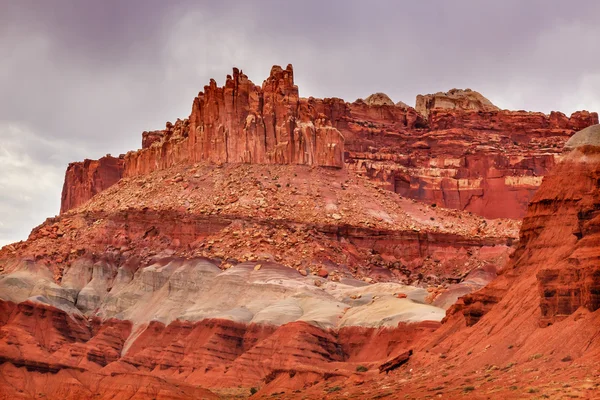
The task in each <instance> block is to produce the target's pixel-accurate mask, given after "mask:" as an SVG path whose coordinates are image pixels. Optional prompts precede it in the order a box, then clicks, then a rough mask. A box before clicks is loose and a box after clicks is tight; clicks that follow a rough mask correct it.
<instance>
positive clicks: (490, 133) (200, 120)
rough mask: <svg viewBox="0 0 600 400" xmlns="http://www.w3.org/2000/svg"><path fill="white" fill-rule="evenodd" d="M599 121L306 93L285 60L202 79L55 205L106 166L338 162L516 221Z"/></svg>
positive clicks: (88, 169)
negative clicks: (187, 106) (189, 95)
mask: <svg viewBox="0 0 600 400" xmlns="http://www.w3.org/2000/svg"><path fill="white" fill-rule="evenodd" d="M597 122H598V116H597V114H596V113H589V112H586V111H583V112H576V113H574V114H573V115H571V116H570V117H567V116H565V115H564V114H562V113H559V112H552V113H551V114H550V115H545V114H542V113H530V112H525V111H501V110H498V109H497V107H495V106H493V105H491V103H489V101H488V100H487V99H485V98H484V97H483V96H481V95H480V94H479V93H477V92H474V91H470V90H451V91H450V92H447V93H437V94H434V95H425V96H418V97H417V109H415V108H412V107H408V106H406V105H402V104H401V105H394V104H393V102H392V101H391V100H389V98H388V97H387V96H385V95H384V94H382V93H376V94H375V95H372V96H369V97H368V98H367V100H364V101H363V100H357V101H356V102H354V103H347V102H345V101H343V100H341V99H337V98H330V99H315V98H312V97H311V98H308V99H306V98H300V97H299V92H298V87H297V86H296V85H294V79H293V69H292V67H291V66H288V67H287V68H286V69H283V68H281V67H277V66H275V67H273V69H272V70H271V74H270V76H269V77H268V78H267V79H266V80H265V82H264V83H263V85H262V87H259V86H256V85H254V84H253V83H252V82H251V81H250V80H249V79H248V77H247V76H246V75H244V74H243V73H242V72H241V71H239V70H238V69H234V70H233V75H230V76H228V77H227V80H226V83H225V85H224V87H217V84H216V82H215V81H214V80H211V82H210V84H209V85H208V86H206V87H205V88H204V91H203V92H201V93H199V95H198V96H197V97H196V98H195V99H194V102H193V105H192V111H191V114H190V116H189V117H188V118H186V119H183V120H181V119H178V120H177V121H176V122H175V123H170V122H169V123H167V126H166V127H165V129H164V130H158V131H150V132H144V133H143V134H142V149H141V150H138V151H132V152H129V153H128V154H127V155H125V156H124V157H123V160H122V161H119V166H118V168H115V166H109V165H108V164H107V162H106V161H104V162H101V161H99V162H98V163H100V165H99V166H96V165H95V164H94V162H91V161H87V162H84V163H83V164H75V165H74V166H72V167H69V170H68V171H67V174H66V178H65V186H64V192H63V193H64V194H63V204H62V205H61V212H65V211H67V210H69V209H71V208H73V207H75V206H78V205H80V204H82V203H84V202H85V201H87V200H89V198H90V197H91V196H93V195H94V194H95V193H98V192H99V191H101V190H104V189H105V188H106V187H108V186H109V184H112V183H114V178H115V177H116V176H120V175H118V174H117V173H113V172H110V171H113V170H114V171H116V170H117V169H119V171H121V170H122V172H119V173H120V174H121V175H122V176H129V177H133V176H141V175H145V174H148V173H150V172H152V171H156V170H162V169H166V168H169V167H171V166H174V165H177V164H194V163H197V162H210V163H216V164H221V163H249V164H291V165H311V166H327V167H336V168H342V167H346V168H348V169H349V170H351V171H353V172H356V173H362V174H365V175H366V176H368V177H369V178H371V179H372V180H374V181H375V182H378V183H379V185H380V187H382V188H384V189H387V190H391V191H394V192H396V193H398V194H400V195H402V196H405V197H409V198H413V199H416V200H419V201H424V202H427V203H429V204H436V205H439V206H442V207H447V208H455V209H459V210H464V211H470V212H474V213H476V214H479V215H482V216H484V217H487V218H522V217H523V216H524V214H525V210H526V206H527V204H528V202H529V200H530V199H531V198H532V196H533V194H534V193H535V190H536V189H537V188H538V187H539V184H540V182H541V178H542V177H543V176H544V175H545V174H546V173H548V171H549V170H550V169H551V168H552V167H553V166H554V165H555V163H556V160H558V158H559V155H558V154H559V152H560V149H561V148H562V145H563V144H564V143H565V141H566V140H567V139H568V138H569V137H570V136H571V135H572V134H573V133H574V132H575V131H577V130H579V129H583V128H585V127H586V126H589V125H591V124H594V123H597ZM110 174H112V175H110ZM108 175H110V177H111V178H110V179H109V178H108ZM94 176H96V178H94Z"/></svg>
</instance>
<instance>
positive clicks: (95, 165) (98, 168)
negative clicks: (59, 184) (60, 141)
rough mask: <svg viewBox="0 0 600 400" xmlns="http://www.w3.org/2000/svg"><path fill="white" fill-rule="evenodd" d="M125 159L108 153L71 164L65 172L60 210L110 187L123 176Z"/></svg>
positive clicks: (65, 209) (77, 203)
mask: <svg viewBox="0 0 600 400" xmlns="http://www.w3.org/2000/svg"><path fill="white" fill-rule="evenodd" d="M123 170H124V161H123V159H122V158H115V157H111V156H110V155H107V156H105V157H102V158H101V159H99V160H85V161H83V162H74V163H71V164H69V166H68V167H67V172H66V173H65V181H64V184H63V190H62V198H61V205H60V212H61V213H63V212H65V211H68V210H70V209H72V208H75V207H78V206H80V205H82V204H83V203H85V202H86V201H88V200H89V199H91V198H92V197H93V196H94V195H95V194H97V193H100V192H102V191H103V190H106V189H108V188H109V187H111V186H112V185H114V184H115V183H117V182H118V181H119V179H121V177H122V176H123Z"/></svg>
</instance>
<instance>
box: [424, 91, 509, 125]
mask: <svg viewBox="0 0 600 400" xmlns="http://www.w3.org/2000/svg"><path fill="white" fill-rule="evenodd" d="M415 109H416V110H417V112H418V113H419V114H421V115H422V116H424V117H425V118H428V117H429V115H430V113H431V111H432V110H435V109H445V110H475V111H498V110H499V108H498V107H496V106H495V105H493V104H492V102H491V101H489V100H488V99H486V98H485V97H483V96H482V95H481V94H480V93H478V92H475V91H473V90H471V89H464V90H463V89H450V90H449V91H447V92H438V93H434V94H424V95H423V94H420V95H418V96H417V101H416V105H415Z"/></svg>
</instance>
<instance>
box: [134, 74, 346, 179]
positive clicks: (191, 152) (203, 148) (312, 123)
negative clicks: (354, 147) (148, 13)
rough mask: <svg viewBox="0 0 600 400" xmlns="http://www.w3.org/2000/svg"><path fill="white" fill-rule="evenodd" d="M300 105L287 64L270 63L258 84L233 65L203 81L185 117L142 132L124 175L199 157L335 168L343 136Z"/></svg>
mask: <svg viewBox="0 0 600 400" xmlns="http://www.w3.org/2000/svg"><path fill="white" fill-rule="evenodd" d="M304 111H305V110H304V108H303V107H301V104H300V97H299V95H298V87H297V86H296V85H295V84H294V72H293V69H292V66H291V65H288V67H287V68H286V69H282V68H281V67H278V66H275V67H273V69H272V70H271V74H270V76H269V77H268V78H267V80H265V82H264V83H263V85H262V88H261V87H259V86H256V85H254V83H252V81H250V80H249V79H248V77H247V76H246V75H245V74H244V73H243V72H241V71H240V70H238V69H237V68H235V69H234V70H233V75H229V76H227V80H226V82H225V86H224V87H222V88H220V87H217V83H216V82H215V81H214V80H211V82H210V84H209V85H208V86H205V87H204V92H200V94H199V95H198V97H196V99H195V100H194V103H193V105H192V113H191V115H190V117H189V118H188V119H186V120H183V121H182V120H179V121H178V122H176V123H175V124H168V125H167V129H166V130H165V131H159V132H146V133H144V136H143V146H142V147H143V149H142V150H139V151H137V152H130V153H128V154H127V155H126V156H125V176H136V175H142V174H147V173H149V172H151V171H154V170H156V169H164V168H168V167H170V166H173V165H175V164H177V163H182V162H186V163H195V162H199V161H208V162H212V163H250V164H298V165H315V166H326V167H337V168H341V167H342V166H343V155H344V138H343V136H342V135H341V134H340V133H339V131H338V130H337V129H335V128H334V127H332V126H331V124H330V123H329V122H328V120H327V119H326V118H325V117H324V116H323V115H311V114H308V113H306V112H304Z"/></svg>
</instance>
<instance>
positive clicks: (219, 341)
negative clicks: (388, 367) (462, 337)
mask: <svg viewBox="0 0 600 400" xmlns="http://www.w3.org/2000/svg"><path fill="white" fill-rule="evenodd" d="M0 310H2V311H3V313H2V320H0V324H1V325H0V350H1V351H2V352H1V353H0V354H2V356H1V357H0V364H2V366H1V367H0V379H5V380H10V381H12V382H13V383H14V385H11V386H10V387H7V386H5V385H2V386H0V396H5V397H7V396H9V395H10V394H11V393H13V392H14V391H18V389H21V390H23V389H27V388H28V387H27V386H26V385H34V386H35V388H36V390H37V389H39V390H40V392H44V393H46V394H47V396H48V397H49V398H56V397H55V396H56V394H54V393H53V392H52V391H53V390H54V389H53V388H52V386H49V385H48V383H47V381H46V380H45V379H42V377H43V376H44V375H48V374H56V375H54V376H65V375H69V374H75V379H76V382H73V384H74V385H75V387H76V388H77V389H75V390H76V391H78V390H80V387H79V386H80V384H82V383H83V384H84V385H85V382H89V381H92V382H94V381H96V380H97V379H101V378H102V376H107V375H108V376H112V377H113V378H116V377H119V376H120V377H121V378H123V379H125V378H126V377H129V379H132V380H133V381H132V383H135V385H137V384H139V383H140V382H141V381H143V380H144V379H150V377H149V376H147V374H151V375H153V376H155V377H162V378H167V377H170V378H171V379H172V380H173V379H177V382H178V384H181V385H182V386H183V387H184V388H185V387H186V386H187V385H186V384H184V383H183V382H184V381H185V382H187V384H190V383H194V384H200V385H202V386H204V387H209V388H219V387H237V386H238V385H242V386H243V387H244V388H246V389H245V390H246V391H247V390H248V388H250V387H251V386H258V387H260V386H263V385H264V384H268V383H270V382H272V381H273V380H275V379H276V378H277V377H278V376H281V375H284V376H289V377H293V376H294V375H296V374H298V375H299V376H301V375H307V374H309V375H311V376H314V377H315V378H317V379H323V377H324V376H326V377H327V376H335V375H338V376H348V375H350V374H351V373H352V372H354V370H355V369H356V366H357V365H359V363H362V364H363V365H372V366H373V367H375V365H378V364H379V363H381V362H383V361H385V360H387V359H388V358H389V357H390V356H394V355H396V354H397V353H400V352H402V351H405V350H406V349H407V348H408V347H409V346H411V345H413V344H415V343H417V342H418V341H419V340H421V339H423V338H424V337H425V336H427V335H429V334H431V332H432V331H433V330H434V329H435V328H437V326H438V324H437V323H421V324H408V325H401V326H399V327H398V328H380V329H376V328H360V327H346V328H342V329H341V330H340V331H339V332H335V331H331V330H323V329H320V328H318V327H316V326H313V325H310V324H307V323H304V322H294V323H289V324H286V325H283V326H281V327H274V326H269V325H254V324H251V325H246V324H241V323H235V322H231V321H227V320H203V321H199V322H196V323H191V322H183V321H176V322H173V323H171V324H169V325H167V326H165V325H164V324H161V323H158V322H152V323H150V324H149V326H147V327H146V326H140V327H138V328H136V329H137V330H136V332H134V334H133V335H131V336H130V332H131V325H130V323H128V322H127V321H116V320H108V321H105V322H102V323H101V322H100V321H98V320H94V321H93V322H92V323H89V322H88V321H87V320H86V319H82V318H79V317H75V316H70V315H69V314H67V313H66V312H64V311H62V310H58V309H56V308H54V307H51V306H46V305H42V304H39V303H31V302H26V303H21V304H18V305H16V304H13V303H8V302H3V301H0ZM128 337H129V339H128V341H129V343H128V345H127V347H126V348H125V349H124V343H125V340H126V339H127V338H128ZM359 337H360V338H362V339H361V340H357V338H359ZM11 365H12V366H14V367H17V368H21V369H16V368H14V367H12V366H11ZM105 366H106V368H105V369H101V367H105ZM332 366H335V369H336V371H337V372H334V371H333V367H332ZM107 370H108V372H107ZM110 371H112V373H111V372H110ZM142 374H146V375H142ZM51 376H53V375H51ZM143 376H146V377H145V378H143ZM115 381H116V382H115V384H116V385H117V387H115V388H112V389H111V388H109V387H107V386H102V387H97V388H96V389H94V390H97V393H99V395H100V398H105V397H106V396H108V394H110V393H114V392H119V391H126V389H125V388H123V387H121V383H120V382H121V381H120V380H119V378H116V379H115ZM117 382H119V383H117ZM149 382H154V384H156V383H158V382H157V381H156V380H154V378H152V379H150V380H149ZM173 386H174V382H173V381H172V382H169V383H168V384H166V387H165V390H168V391H172V387H173ZM206 393H208V392H206ZM103 396H104V397H103ZM171 396H172V397H171V398H187V397H185V393H172V394H171ZM0 398H2V397H0ZM117 398H120V397H117Z"/></svg>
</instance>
